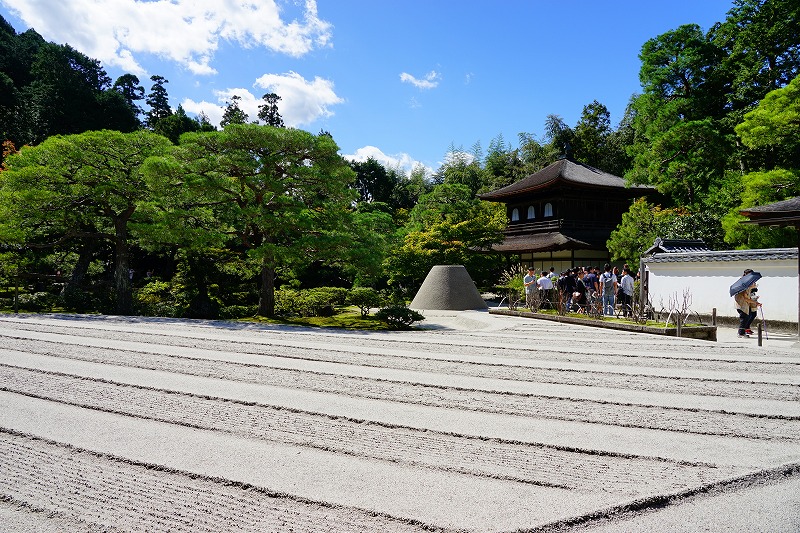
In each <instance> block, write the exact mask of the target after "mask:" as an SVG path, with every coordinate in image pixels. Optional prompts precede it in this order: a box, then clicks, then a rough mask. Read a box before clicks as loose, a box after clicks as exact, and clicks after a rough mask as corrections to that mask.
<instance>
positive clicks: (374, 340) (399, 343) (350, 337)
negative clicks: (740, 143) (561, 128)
mask: <svg viewBox="0 0 800 533" xmlns="http://www.w3.org/2000/svg"><path fill="white" fill-rule="evenodd" d="M6 321H8V320H6ZM2 322H3V319H2V318H0V323H2ZM19 324H20V325H27V326H28V327H29V330H30V331H39V329H34V326H37V325H40V324H41V325H42V328H41V329H51V330H62V331H63V330H66V332H67V333H68V334H72V333H71V332H74V331H75V330H76V329H82V330H86V331H85V333H86V334H87V335H88V332H93V333H96V335H98V336H102V334H104V333H105V334H107V333H108V332H110V331H113V332H115V335H120V336H125V335H142V334H146V335H158V336H162V337H165V338H167V339H168V340H169V339H179V338H184V339H190V340H216V341H220V342H226V343H234V344H235V343H253V344H257V345H273V344H274V345H280V343H275V341H274V339H272V340H270V341H263V340H262V339H255V338H251V339H250V340H245V341H243V340H241V339H240V338H239V337H240V336H241V335H244V334H259V336H263V335H269V336H270V337H274V336H283V337H289V336H291V337H300V338H305V339H306V340H305V341H298V342H307V339H308V338H309V337H325V338H329V337H331V338H337V339H340V340H346V343H345V345H357V346H364V347H369V350H368V351H369V352H370V353H375V348H377V349H378V350H380V348H381V347H382V346H384V347H386V346H391V347H392V349H393V350H400V351H402V352H403V353H411V352H413V351H418V349H419V348H424V345H429V346H430V348H429V349H428V351H438V352H443V351H444V350H446V349H449V348H455V349H456V350H455V351H453V352H452V353H458V349H460V348H464V347H478V348H484V349H492V350H495V351H496V352H498V353H493V354H492V356H493V357H504V356H503V355H500V353H499V352H517V354H516V355H514V357H522V356H524V355H525V354H526V353H529V351H530V350H526V349H522V348H518V347H508V346H500V345H497V344H495V343H484V344H476V343H462V344H456V343H452V342H449V343H442V342H437V343H431V342H430V341H428V340H418V339H415V338H414V334H416V333H420V332H414V333H411V334H407V335H405V336H403V337H398V338H396V339H394V338H386V336H387V335H390V333H386V332H378V333H380V334H381V335H380V336H377V337H376V336H368V335H365V334H356V333H330V332H326V331H325V330H312V331H302V330H291V331H276V330H271V329H248V328H244V329H236V330H235V331H236V336H235V337H234V336H232V335H233V334H232V333H230V332H229V333H228V334H227V335H225V336H223V337H222V338H220V335H219V334H217V335H213V336H212V335H210V334H208V329H209V328H208V327H206V326H202V327H201V326H191V325H185V324H182V325H184V326H185V328H186V329H199V330H201V331H200V332H201V333H206V335H202V336H197V335H191V334H190V333H187V332H183V331H180V330H178V331H175V330H172V329H170V330H169V333H160V332H154V331H153V328H151V327H149V325H148V328H147V330H142V329H139V328H124V329H123V328H121V329H123V331H119V330H117V329H113V328H112V326H111V325H108V324H105V323H101V324H100V325H95V324H92V326H96V327H91V328H89V327H86V326H85V325H82V326H79V327H77V328H76V327H75V326H74V325H72V324H67V325H61V324H57V325H52V324H50V323H49V322H48V323H46V324H43V323H42V322H33V323H30V322H19ZM229 329H231V328H228V330H229ZM95 330H98V331H95ZM156 331H158V330H156ZM226 331H227V330H226ZM191 333H196V332H194V331H192V332H191ZM375 335H377V334H375ZM409 335H410V336H409ZM439 335H444V336H449V337H453V336H454V335H453V333H439ZM464 335H466V333H465V332H458V335H457V336H456V337H457V338H458V337H462V336H464ZM637 337H638V338H641V335H638V336H632V337H631V338H637ZM448 340H452V339H449V338H448ZM544 340H546V341H547V342H548V350H549V351H551V352H554V353H563V354H565V355H568V356H569V355H576V354H580V353H591V354H593V355H595V356H597V355H600V356H609V355H611V356H614V357H622V358H626V359H632V360H636V359H653V360H659V359H664V358H671V359H674V360H676V361H677V362H681V364H685V361H712V362H713V361H717V360H719V361H721V362H754V363H759V364H764V365H769V364H779V365H786V364H789V365H800V358H796V357H794V358H787V357H779V358H775V357H770V356H769V355H765V354H763V353H759V354H758V356H757V357H756V358H754V356H753V353H752V349H750V348H748V347H744V346H741V347H739V346H717V345H714V344H710V343H706V344H705V345H703V348H704V355H706V354H710V353H713V352H717V351H719V352H720V354H719V356H718V357H720V359H715V358H709V357H705V356H704V357H696V354H694V356H692V357H687V356H684V355H682V354H676V352H675V351H663V352H662V351H658V349H656V351H653V350H654V349H653V348H652V347H650V346H648V348H647V350H648V352H650V354H640V353H634V354H632V353H631V352H632V351H634V352H635V351H637V349H638V348H641V347H642V346H644V345H645V342H646V341H643V342H638V343H628V345H627V346H626V347H627V348H629V349H626V350H614V349H613V347H612V348H610V349H609V348H608V347H603V348H602V349H597V350H595V349H593V346H594V345H596V344H598V343H599V344H602V343H603V339H595V341H596V342H593V343H592V346H584V347H582V348H581V350H575V349H572V348H571V349H565V350H564V351H563V352H559V351H558V343H559V341H560V340H563V338H562V337H558V338H553V339H551V338H546V339H544ZM679 340H684V341H688V339H679ZM613 342H614V343H617V342H618V341H617V340H614V341H613ZM321 343H322V344H323V346H325V347H328V346H330V345H331V343H330V341H329V340H326V341H321ZM571 344H574V343H571ZM292 345H294V343H292ZM408 346H411V348H407V349H404V347H408ZM678 347H680V345H679V346H678ZM736 351H741V352H742V353H743V354H744V356H745V357H746V358H745V359H741V360H740V359H732V358H731V353H732V352H736ZM790 354H791V352H790Z"/></svg>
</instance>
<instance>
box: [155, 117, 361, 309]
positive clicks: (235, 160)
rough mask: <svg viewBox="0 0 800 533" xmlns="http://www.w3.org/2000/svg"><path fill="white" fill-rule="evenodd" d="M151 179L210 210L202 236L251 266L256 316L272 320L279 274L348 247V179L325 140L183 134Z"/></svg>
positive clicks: (230, 130)
mask: <svg viewBox="0 0 800 533" xmlns="http://www.w3.org/2000/svg"><path fill="white" fill-rule="evenodd" d="M151 172H152V173H153V175H156V176H158V175H172V176H175V177H176V178H177V179H178V180H180V181H181V182H182V187H183V188H184V191H185V193H187V194H188V196H187V200H189V201H190V202H191V203H192V204H200V205H202V206H206V207H208V208H210V212H211V214H212V220H213V223H212V224H210V225H208V224H206V225H203V229H204V230H206V231H207V232H212V233H216V234H223V235H225V236H228V237H229V238H230V239H232V242H231V245H232V246H234V247H235V248H239V249H241V250H244V251H245V252H246V254H247V255H248V257H249V258H250V259H251V260H252V261H254V262H255V264H257V270H258V272H259V278H260V292H259V314H261V315H264V316H273V315H274V313H275V279H276V273H277V272H278V271H279V269H280V268H282V267H286V266H289V265H292V264H293V263H297V262H300V261H304V262H307V261H313V260H314V259H315V258H318V257H327V258H328V259H332V258H333V257H342V256H343V255H344V254H343V253H342V252H341V249H342V248H344V247H345V244H347V243H348V242H351V238H350V237H351V236H349V235H348V228H350V227H351V224H350V223H349V222H348V216H349V211H348V207H349V206H350V203H351V200H352V199H353V198H352V195H351V194H350V189H349V185H350V183H351V182H352V179H353V173H352V170H351V169H350V168H349V167H348V165H347V164H346V163H345V162H344V160H343V159H342V158H341V156H339V154H338V146H336V143H335V142H334V141H333V139H332V138H331V137H330V136H328V135H319V136H314V135H312V134H310V133H308V132H305V131H302V130H296V129H285V128H276V127H272V126H257V125H253V124H229V125H228V126H227V127H226V128H225V130H224V131H217V132H202V133H187V134H185V135H184V136H183V137H182V138H181V143H180V145H179V146H177V147H176V148H175V149H174V150H173V151H172V153H171V155H170V156H169V158H166V159H165V160H164V161H162V163H161V165H155V166H153V167H151ZM187 215H188V218H189V219H191V217H192V216H193V215H194V212H193V211H188V212H187Z"/></svg>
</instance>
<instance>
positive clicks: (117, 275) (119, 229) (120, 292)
mask: <svg viewBox="0 0 800 533" xmlns="http://www.w3.org/2000/svg"><path fill="white" fill-rule="evenodd" d="M114 229H115V233H114V246H115V254H116V258H115V261H114V296H115V298H114V299H115V305H114V312H115V313H116V314H118V315H130V314H131V313H132V311H133V297H132V295H131V271H130V264H131V263H130V248H129V246H128V220H127V218H125V219H116V220H114Z"/></svg>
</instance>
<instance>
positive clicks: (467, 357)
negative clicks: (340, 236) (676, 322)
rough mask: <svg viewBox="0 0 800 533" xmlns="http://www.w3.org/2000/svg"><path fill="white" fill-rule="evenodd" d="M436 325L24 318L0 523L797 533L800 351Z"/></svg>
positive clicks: (2, 461) (5, 380) (6, 347)
mask: <svg viewBox="0 0 800 533" xmlns="http://www.w3.org/2000/svg"><path fill="white" fill-rule="evenodd" d="M423 324H426V326H425V327H426V328H427V329H425V330H423V331H410V332H370V333H364V332H349V331H342V330H320V329H309V328H299V327H288V326H283V327H281V326H264V325H254V324H248V323H232V322H203V321H189V320H170V319H147V318H123V317H101V316H66V315H19V316H14V315H5V316H3V317H1V318H0V524H2V528H0V529H2V530H3V531H7V532H20V531H25V532H28V531H31V532H33V531H38V532H61V531H69V532H72V531H86V532H95V531H97V532H99V531H187V532H188V531H191V532H205V531H207V532H221V531H245V532H247V531H252V532H264V531H294V532H300V531H332V532H350V531H370V532H373V531H603V532H611V531H687V532H691V531H731V530H739V531H773V532H774V531H777V532H796V531H800V350H798V349H797V348H795V347H793V344H792V342H781V341H780V340H774V341H772V340H771V341H768V342H766V343H765V345H764V346H762V347H758V346H756V343H755V340H754V339H744V341H747V342H741V340H737V339H733V338H730V339H728V340H726V338H727V337H726V338H721V339H720V342H708V341H699V340H689V339H676V338H672V337H662V336H653V335H646V334H636V333H628V332H621V331H612V330H601V329H597V328H587V327H582V326H574V325H568V324H559V323H555V322H546V321H541V320H531V319H525V318H519V317H503V316H493V315H489V314H488V313H486V312H462V313H452V312H451V313H441V314H440V315H439V316H429V317H428V320H426V321H425V322H423ZM773 338H774V339H780V335H777V334H774V335H773Z"/></svg>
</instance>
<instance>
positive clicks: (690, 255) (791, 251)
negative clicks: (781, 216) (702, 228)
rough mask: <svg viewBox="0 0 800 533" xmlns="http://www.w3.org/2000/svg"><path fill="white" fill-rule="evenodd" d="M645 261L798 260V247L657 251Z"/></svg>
mask: <svg viewBox="0 0 800 533" xmlns="http://www.w3.org/2000/svg"><path fill="white" fill-rule="evenodd" d="M642 259H643V261H644V262H645V263H692V262H694V263H714V262H729V261H765V260H782V259H784V260H788V259H794V260H797V248H761V249H757V250H720V251H708V252H682V253H657V254H654V255H652V256H649V257H643V258H642Z"/></svg>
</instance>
